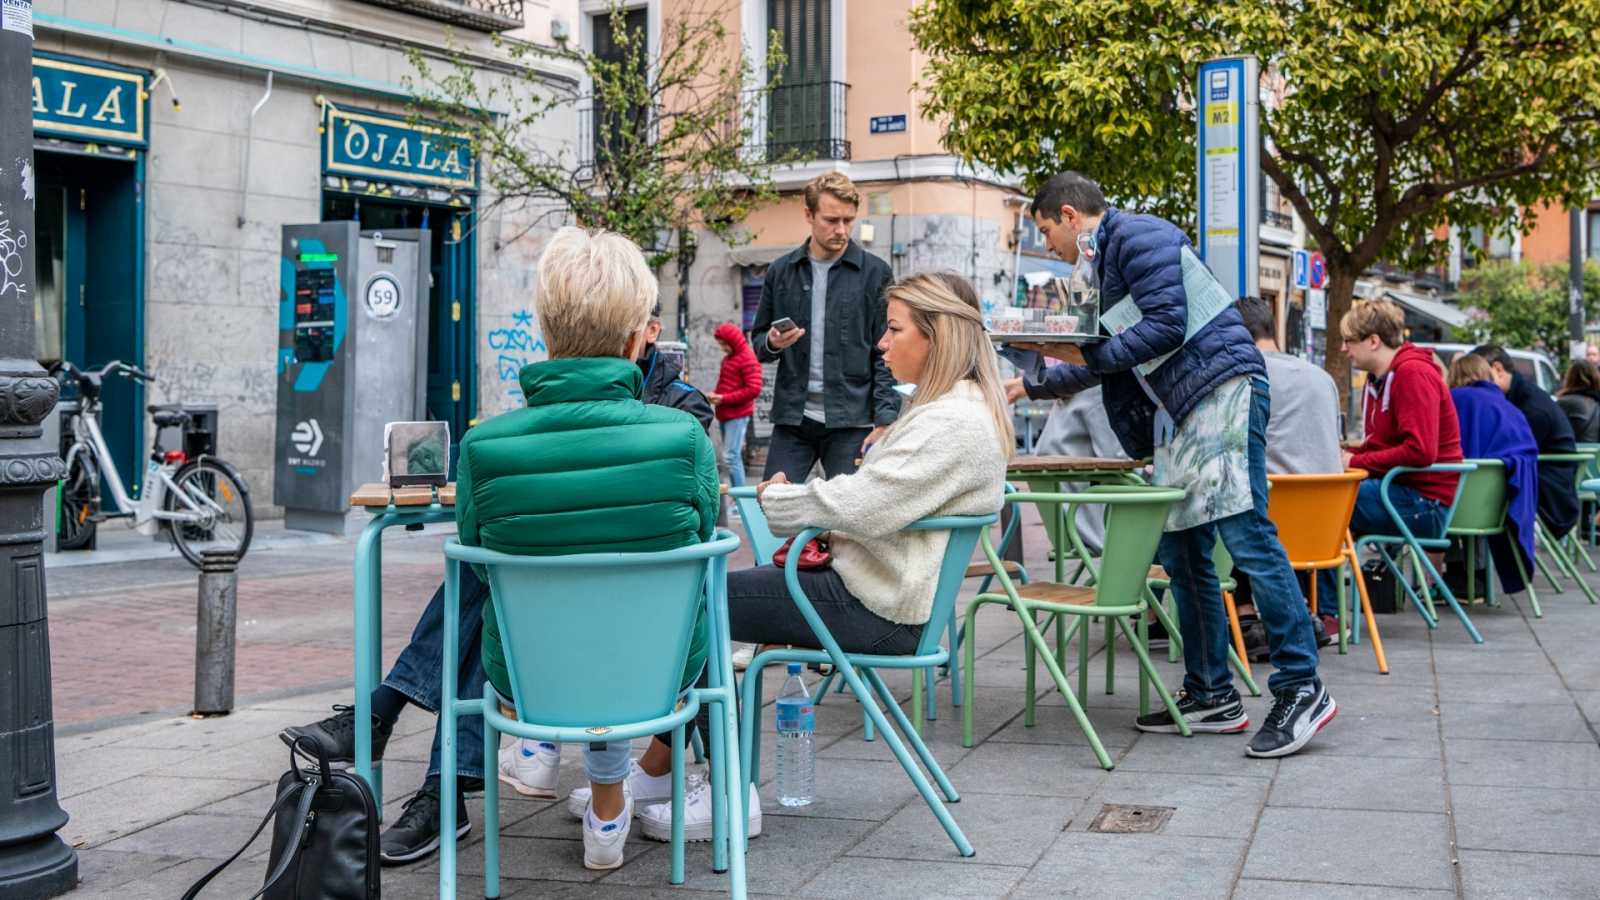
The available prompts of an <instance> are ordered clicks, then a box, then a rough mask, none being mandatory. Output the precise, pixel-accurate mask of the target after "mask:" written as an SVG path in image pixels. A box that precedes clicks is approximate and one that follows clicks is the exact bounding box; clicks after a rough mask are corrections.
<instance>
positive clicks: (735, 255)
mask: <svg viewBox="0 0 1600 900" xmlns="http://www.w3.org/2000/svg"><path fill="white" fill-rule="evenodd" d="M794 246H795V245H793V244H782V245H778V244H745V245H744V246H742V247H730V248H728V259H729V260H730V261H731V262H732V263H733V264H734V265H736V266H767V265H771V264H772V261H773V260H775V259H777V258H778V257H780V256H782V255H784V254H785V253H788V252H789V251H790V250H793V249H794Z"/></svg>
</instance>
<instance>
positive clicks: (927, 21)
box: [911, 0, 1600, 390]
mask: <svg viewBox="0 0 1600 900" xmlns="http://www.w3.org/2000/svg"><path fill="white" fill-rule="evenodd" d="M911 31H912V34H913V35H914V36H915V38H916V40H917V42H918V44H919V46H920V47H921V48H922V50H923V51H924V52H925V53H927V54H928V63H927V68H926V75H925V79H924V81H925V83H924V85H923V87H924V89H925V90H926V92H927V101H926V104H925V109H926V111H927V112H928V113H930V114H932V115H934V116H937V117H940V118H941V119H943V120H944V121H946V122H948V123H949V125H948V133H947V137H946V142H947V144H948V146H949V147H950V149H951V150H952V151H954V152H956V153H959V154H961V155H963V156H965V157H967V158H968V159H971V160H978V161H981V162H984V163H987V164H988V165H990V166H993V167H995V168H996V169H999V170H1001V171H1013V172H1018V173H1022V174H1024V175H1025V176H1027V177H1028V178H1029V179H1030V180H1033V181H1038V180H1041V179H1042V178H1044V177H1046V176H1048V175H1049V174H1051V173H1053V172H1055V171H1057V170H1059V169H1066V168H1071V169H1076V170H1078V171H1081V172H1084V173H1085V174H1089V175H1091V176H1093V177H1094V178H1096V179H1097V180H1099V181H1100V183H1101V184H1102V186H1103V187H1104V188H1105V189H1106V192H1107V195H1108V196H1109V197H1110V198H1112V200H1113V202H1116V203H1119V204H1122V205H1126V206H1130V207H1134V208H1139V209H1143V210H1148V211H1151V212H1155V213H1158V214H1162V215H1165V216H1167V217H1169V218H1171V219H1173V220H1174V221H1176V222H1179V223H1182V224H1185V225H1188V226H1189V227H1191V228H1192V227H1193V221H1194V218H1195V214H1194V202H1195V201H1194V196H1195V120H1194V110H1195V108H1196V100H1195V81H1196V79H1197V73H1198V68H1199V65H1200V63H1201V62H1203V61H1204V60H1206V59H1208V58H1212V57H1217V56H1228V55H1236V54H1253V55H1255V56H1256V57H1257V58H1258V59H1259V60H1260V61H1261V63H1262V69H1263V72H1265V73H1266V75H1265V78H1264V80H1265V79H1272V80H1276V79H1282V81H1281V83H1280V84H1281V89H1278V90H1268V91H1263V103H1262V104H1261V110H1260V125H1261V136H1262V148H1261V168H1262V171H1263V173H1264V174H1265V175H1266V177H1267V178H1270V179H1271V180H1272V182H1273V184H1275V185H1277V187H1278V190H1279V191H1280V192H1281V193H1282V195H1283V196H1284V197H1285V198H1286V199H1287V200H1288V201H1289V202H1290V203H1291V204H1292V205H1293V206H1294V209H1295V211H1296V212H1297V213H1298V214H1299V217H1300V219H1301V220H1302V221H1303V222H1304V223H1305V225H1306V228H1307V229H1308V231H1309V232H1310V235H1311V238H1312V239H1313V240H1314V241H1315V242H1316V245H1317V247H1318V248H1319V249H1320V250H1321V251H1322V253H1323V255H1324V256H1325V257H1326V258H1327V264H1328V277H1329V284H1328V319H1329V324H1330V327H1331V328H1336V327H1337V322H1338V320H1339V317H1340V316H1342V315H1343V314H1344V312H1345V311H1346V310H1347V309H1348V308H1349V306H1350V302H1351V298H1352V294H1353V290H1354V287H1355V282H1356V278H1357V277H1358V276H1359V275H1361V273H1362V272H1364V271H1365V270H1366V269H1367V268H1368V267H1370V266H1372V265H1373V264H1374V263H1377V262H1379V261H1388V262H1393V263H1397V264H1399V265H1402V266H1406V267H1408V268H1413V269H1415V268H1422V267H1423V266H1425V265H1427V264H1428V263H1432V262H1436V261H1438V260H1439V259H1441V258H1443V256H1444V255H1445V254H1446V252H1447V249H1448V243H1449V242H1448V237H1447V233H1448V229H1449V228H1456V229H1462V228H1470V227H1473V226H1484V227H1486V228H1490V229H1501V228H1506V227H1514V226H1508V224H1507V223H1508V221H1511V220H1513V218H1514V216H1515V214H1516V212H1517V211H1519V210H1522V209H1526V208H1527V207H1530V206H1532V205H1535V204H1537V203H1540V202H1554V203H1559V204H1564V205H1566V206H1569V207H1571V206H1575V205H1579V204H1586V203H1587V201H1588V199H1589V197H1590V196H1591V194H1592V192H1593V189H1594V187H1595V185H1596V180H1597V178H1596V176H1597V169H1596V160H1600V121H1597V119H1600V116H1597V111H1600V40H1597V39H1596V35H1597V34H1600V0H1387V2H1362V0H1259V2H1253V3H1218V2H1215V0H1099V2H1093V3H1063V2H1059V0H1003V2H981V0H927V2H925V3H924V4H923V5H922V6H920V7H918V8H917V10H916V11H915V12H914V13H913V15H912V20H911ZM1269 87H1270V85H1269ZM1269 95H1270V99H1269ZM1327 367H1328V370H1329V371H1330V372H1331V373H1333V374H1334V376H1335V380H1336V381H1337V382H1338V383H1339V384H1340V385H1341V390H1348V385H1349V379H1348V372H1349V361H1348V359H1347V358H1346V357H1345V355H1344V352H1343V350H1342V348H1341V347H1340V346H1339V345H1338V343H1337V342H1336V341H1330V342H1329V346H1328V356H1327Z"/></svg>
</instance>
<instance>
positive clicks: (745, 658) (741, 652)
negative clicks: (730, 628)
mask: <svg viewBox="0 0 1600 900" xmlns="http://www.w3.org/2000/svg"><path fill="white" fill-rule="evenodd" d="M756 647H757V645H756V644H745V645H743V646H741V647H740V648H739V649H737V650H735V651H733V670H734V671H735V672H743V671H744V670H745V669H748V668H750V661H751V660H752V659H755V658H756Z"/></svg>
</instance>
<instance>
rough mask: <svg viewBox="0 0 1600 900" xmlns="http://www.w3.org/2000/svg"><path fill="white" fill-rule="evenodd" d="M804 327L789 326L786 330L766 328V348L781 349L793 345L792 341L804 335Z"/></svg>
mask: <svg viewBox="0 0 1600 900" xmlns="http://www.w3.org/2000/svg"><path fill="white" fill-rule="evenodd" d="M805 333H806V330H805V329H804V328H791V329H789V330H788V331H779V330H778V329H776V328H768V329H767V349H769V350H783V349H786V348H788V347H792V346H794V342H795V341H798V340H800V338H802V337H804V336H805Z"/></svg>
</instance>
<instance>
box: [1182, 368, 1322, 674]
mask: <svg viewBox="0 0 1600 900" xmlns="http://www.w3.org/2000/svg"><path fill="white" fill-rule="evenodd" d="M1271 411H1272V404H1271V399H1270V397H1269V395H1268V394H1267V382H1266V381H1265V380H1264V379H1261V378H1252V379H1251V380H1250V443H1249V450H1248V453H1249V457H1250V458H1249V468H1250V495H1251V498H1252V499H1253V500H1254V508H1253V509H1250V510H1247V511H1245V512H1242V513H1237V514H1235V515H1231V516H1228V517H1227V518H1225V519H1219V520H1217V521H1215V522H1208V523H1206V524H1204V525H1198V526H1195V527H1194V528H1186V529H1184V530H1183V531H1171V532H1167V533H1166V534H1164V535H1162V536H1161V546H1160V547H1159V548H1158V550H1157V551H1156V552H1157V555H1158V556H1159V558H1160V560H1161V565H1162V566H1163V567H1165V568H1166V570H1167V572H1168V574H1169V575H1171V577H1172V588H1171V590H1172V594H1173V597H1174V598H1175V599H1176V601H1177V607H1178V629H1179V631H1180V632H1181V633H1182V635H1183V666H1184V676H1183V689H1184V690H1185V691H1187V692H1188V693H1189V694H1190V696H1192V697H1194V698H1195V699H1196V700H1199V701H1201V702H1202V703H1207V704H1209V703H1214V702H1219V701H1224V700H1227V699H1230V698H1231V697H1233V696H1234V695H1235V694H1236V692H1235V691H1234V689H1233V673H1232V672H1230V671H1229V670H1228V642H1229V634H1228V617H1227V613H1226V612H1225V611H1224V609H1223V606H1222V587H1221V585H1220V584H1219V583H1218V581H1217V570H1216V569H1215V568H1214V567H1213V566H1212V563H1211V550H1212V547H1213V546H1215V544H1216V541H1217V537H1218V535H1220V536H1221V537H1222V543H1223V544H1224V545H1225V546H1226V547H1227V548H1228V552H1229V553H1230V554H1232V556H1233V565H1234V568H1235V569H1237V570H1238V571H1240V572H1242V573H1244V574H1245V575H1247V576H1249V577H1250V584H1251V587H1252V590H1253V591H1254V593H1255V604H1256V613H1257V615H1259V616H1260V617H1261V624H1262V625H1264V626H1265V627H1266V629H1267V647H1268V650H1269V652H1270V653H1271V658H1272V665H1273V666H1274V667H1275V668H1276V669H1277V671H1276V672H1274V673H1273V674H1272V678H1271V679H1270V680H1269V681H1268V687H1269V688H1270V689H1271V690H1272V691H1274V692H1277V691H1281V690H1284V689H1287V688H1293V687H1297V686H1299V685H1301V684H1305V683H1307V682H1315V681H1316V680H1317V642H1316V638H1315V637H1314V636H1313V634H1312V631H1311V615H1310V613H1309V612H1308V611H1307V610H1306V604H1305V599H1304V598H1303V597H1302V596H1301V594H1300V585H1299V584H1298V583H1297V582H1296V581H1295V577H1294V570H1293V569H1290V568H1289V558H1288V557H1287V556H1285V555H1284V552H1283V545H1282V544H1280V543H1279V542H1278V529H1277V527H1276V526H1274V525H1273V524H1272V520H1271V519H1268V518H1267V452H1266V446H1267V419H1268V417H1269V416H1270V414H1271Z"/></svg>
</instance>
